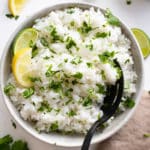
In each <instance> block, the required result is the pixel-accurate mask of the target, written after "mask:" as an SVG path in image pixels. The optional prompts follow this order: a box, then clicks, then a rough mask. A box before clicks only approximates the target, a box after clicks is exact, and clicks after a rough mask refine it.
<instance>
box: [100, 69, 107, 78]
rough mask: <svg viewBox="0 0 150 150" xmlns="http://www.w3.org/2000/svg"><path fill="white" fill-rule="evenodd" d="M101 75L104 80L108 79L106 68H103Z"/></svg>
mask: <svg viewBox="0 0 150 150" xmlns="http://www.w3.org/2000/svg"><path fill="white" fill-rule="evenodd" d="M101 76H102V79H103V80H106V74H105V71H104V70H101Z"/></svg>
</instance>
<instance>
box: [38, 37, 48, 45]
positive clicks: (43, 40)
mask: <svg viewBox="0 0 150 150" xmlns="http://www.w3.org/2000/svg"><path fill="white" fill-rule="evenodd" d="M40 42H41V44H42V45H43V46H45V47H49V44H48V42H47V40H46V39H45V38H44V37H41V39H40Z"/></svg>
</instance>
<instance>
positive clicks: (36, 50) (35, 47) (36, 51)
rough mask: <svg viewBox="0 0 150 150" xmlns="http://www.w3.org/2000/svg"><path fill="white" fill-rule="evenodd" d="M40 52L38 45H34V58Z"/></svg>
mask: <svg viewBox="0 0 150 150" xmlns="http://www.w3.org/2000/svg"><path fill="white" fill-rule="evenodd" d="M38 53H39V51H38V48H37V46H36V45H34V46H33V47H32V58H34V57H35V56H36V55H37V54H38Z"/></svg>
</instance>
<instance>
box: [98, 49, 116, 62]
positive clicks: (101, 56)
mask: <svg viewBox="0 0 150 150" xmlns="http://www.w3.org/2000/svg"><path fill="white" fill-rule="evenodd" d="M114 56H115V52H114V51H112V52H109V51H105V52H103V53H102V54H99V55H98V57H99V59H100V61H101V62H103V63H107V62H108V61H109V59H110V58H113V57H114Z"/></svg>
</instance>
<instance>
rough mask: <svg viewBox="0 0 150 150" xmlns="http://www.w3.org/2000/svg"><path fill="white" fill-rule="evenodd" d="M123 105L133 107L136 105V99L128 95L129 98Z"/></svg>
mask: <svg viewBox="0 0 150 150" xmlns="http://www.w3.org/2000/svg"><path fill="white" fill-rule="evenodd" d="M123 105H124V106H125V107H127V108H133V107H134V105H135V101H134V100H133V99H132V98H130V97H127V99H126V100H125V101H124V102H123Z"/></svg>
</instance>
